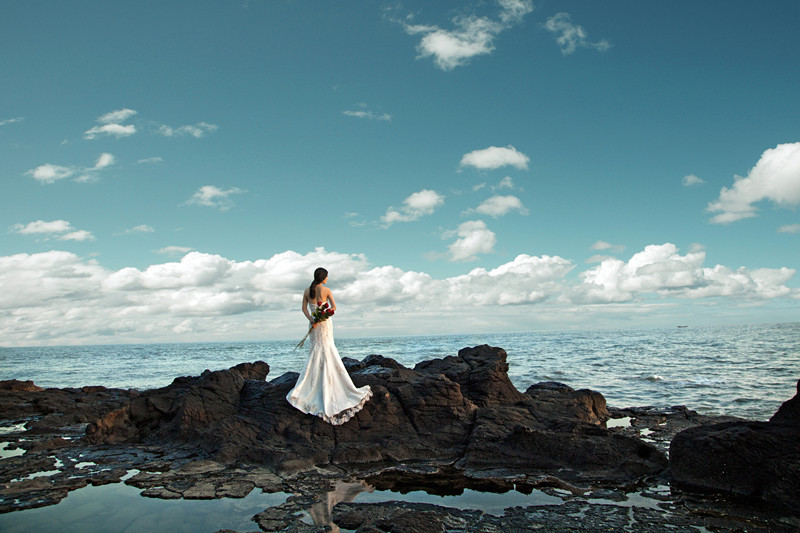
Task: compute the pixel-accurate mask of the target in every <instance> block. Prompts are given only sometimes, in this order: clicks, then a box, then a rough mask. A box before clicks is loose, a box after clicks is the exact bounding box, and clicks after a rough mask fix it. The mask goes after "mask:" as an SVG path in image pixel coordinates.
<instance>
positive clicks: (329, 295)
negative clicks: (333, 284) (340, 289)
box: [324, 287, 336, 311]
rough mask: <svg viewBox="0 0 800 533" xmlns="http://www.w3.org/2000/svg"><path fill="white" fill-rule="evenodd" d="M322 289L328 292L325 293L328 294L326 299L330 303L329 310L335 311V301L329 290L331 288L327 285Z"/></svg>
mask: <svg viewBox="0 0 800 533" xmlns="http://www.w3.org/2000/svg"><path fill="white" fill-rule="evenodd" d="M324 290H325V291H327V293H328V294H327V296H328V301H329V302H330V303H331V305H330V310H331V311H336V302H335V301H333V293H332V292H331V290H330V289H329V288H328V287H325V289H324Z"/></svg>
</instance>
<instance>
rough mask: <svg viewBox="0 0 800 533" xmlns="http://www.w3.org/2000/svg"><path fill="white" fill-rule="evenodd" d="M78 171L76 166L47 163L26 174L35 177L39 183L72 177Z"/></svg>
mask: <svg viewBox="0 0 800 533" xmlns="http://www.w3.org/2000/svg"><path fill="white" fill-rule="evenodd" d="M76 172H77V169H76V168H75V167H64V166H61V165H51V164H50V163H46V164H44V165H39V166H38V167H36V168H34V169H33V170H29V171H28V172H26V173H25V174H28V175H30V176H32V177H33V179H35V180H36V181H38V182H39V183H55V182H56V181H58V180H63V179H66V178H71V177H72V176H74V175H75V173H76Z"/></svg>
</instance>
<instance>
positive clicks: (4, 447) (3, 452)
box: [0, 442, 27, 460]
mask: <svg viewBox="0 0 800 533" xmlns="http://www.w3.org/2000/svg"><path fill="white" fill-rule="evenodd" d="M12 444H13V443H11V442H3V443H0V460H2V459H8V458H9V457H19V456H20V455H25V452H26V451H27V450H25V449H24V448H9V446H11V445H12Z"/></svg>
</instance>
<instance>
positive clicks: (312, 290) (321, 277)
mask: <svg viewBox="0 0 800 533" xmlns="http://www.w3.org/2000/svg"><path fill="white" fill-rule="evenodd" d="M327 277H328V271H327V270H325V269H324V268H322V267H319V268H318V269H316V270H315V271H314V281H312V282H311V287H309V288H308V299H309V300H314V301H317V285H319V284H320V283H322V282H323V281H325V278H327Z"/></svg>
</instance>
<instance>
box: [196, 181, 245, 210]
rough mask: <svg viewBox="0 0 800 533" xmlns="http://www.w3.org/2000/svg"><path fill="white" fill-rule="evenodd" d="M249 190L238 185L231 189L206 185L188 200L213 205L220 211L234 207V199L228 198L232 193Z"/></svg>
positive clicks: (197, 203)
mask: <svg viewBox="0 0 800 533" xmlns="http://www.w3.org/2000/svg"><path fill="white" fill-rule="evenodd" d="M244 192H247V191H246V190H244V189H239V188H238V187H231V188H230V189H220V188H219V187H216V186H214V185H204V186H203V187H200V189H198V190H197V192H195V193H194V194H193V195H192V197H191V198H189V199H188V200H187V201H186V204H188V205H202V206H206V207H213V208H215V209H219V210H220V211H227V210H228V209H230V208H231V207H233V205H234V204H233V201H232V200H231V199H230V198H228V197H229V196H231V195H232V194H241V193H244Z"/></svg>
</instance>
